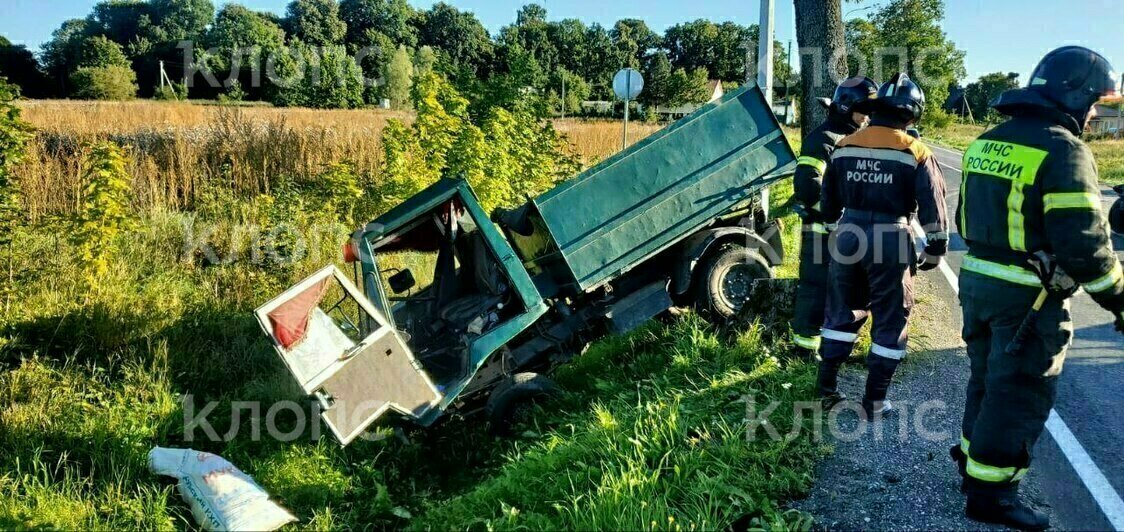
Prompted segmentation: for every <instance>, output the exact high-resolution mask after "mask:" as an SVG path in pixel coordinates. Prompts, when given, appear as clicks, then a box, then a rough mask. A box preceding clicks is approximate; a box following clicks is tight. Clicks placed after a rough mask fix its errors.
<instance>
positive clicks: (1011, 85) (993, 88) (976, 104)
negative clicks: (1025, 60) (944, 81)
mask: <svg viewBox="0 0 1124 532" xmlns="http://www.w3.org/2000/svg"><path fill="white" fill-rule="evenodd" d="M1017 88H1019V74H1018V73H1017V72H1010V73H1006V74H1004V73H1003V72H995V73H992V74H986V75H984V76H980V79H979V81H976V82H973V83H969V84H968V86H967V87H965V88H964V98H965V99H966V100H967V101H968V105H969V106H971V108H972V115H973V116H975V117H976V119H977V120H980V119H985V118H987V117H988V115H989V114H991V113H992V112H993V111H991V109H990V107H989V106H990V105H991V101H992V100H994V99H995V98H996V97H998V96H999V95H1000V94H1003V92H1004V91H1008V90H1011V89H1017Z"/></svg>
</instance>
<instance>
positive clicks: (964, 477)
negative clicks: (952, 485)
mask: <svg viewBox="0 0 1124 532" xmlns="http://www.w3.org/2000/svg"><path fill="white" fill-rule="evenodd" d="M948 455H949V456H951V457H952V461H953V462H956V471H957V472H959V473H960V493H968V455H966V454H964V449H961V448H960V444H956V445H953V446H952V447H951V448H950V449H949V450H948Z"/></svg>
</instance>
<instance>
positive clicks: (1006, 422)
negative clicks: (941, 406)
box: [953, 46, 1124, 530]
mask: <svg viewBox="0 0 1124 532" xmlns="http://www.w3.org/2000/svg"><path fill="white" fill-rule="evenodd" d="M1111 71H1112V67H1111V66H1110V65H1109V63H1108V61H1107V60H1106V59H1105V58H1104V57H1102V56H1101V55H1099V54H1097V53H1095V52H1093V51H1091V50H1088V49H1085V48H1080V47H1073V46H1071V47H1065V48H1060V49H1058V50H1055V51H1053V52H1051V53H1050V54H1049V55H1047V56H1046V57H1045V58H1044V59H1043V60H1042V62H1041V63H1039V65H1038V67H1037V68H1036V69H1035V71H1034V74H1032V75H1031V77H1030V83H1029V85H1028V86H1027V88H1025V89H1015V90H1011V91H1007V92H1005V93H1003V94H1002V95H1001V96H1000V97H999V98H998V99H996V101H995V102H993V103H992V107H994V108H995V109H996V110H997V111H999V112H1000V113H1003V114H1005V115H1007V116H1009V117H1010V119H1009V120H1008V121H1007V122H1004V123H1003V124H1001V125H999V126H997V127H996V128H995V129H992V130H991V131H988V132H987V133H984V134H983V135H982V136H981V137H980V138H979V139H978V140H976V141H975V142H974V143H973V144H972V145H971V146H970V147H969V148H968V151H967V152H965V154H964V180H963V184H962V188H961V191H960V203H959V206H958V208H957V216H958V219H957V220H958V226H959V227H958V228H959V231H960V234H961V235H962V236H963V237H964V240H965V241H966V242H967V244H968V255H967V256H966V257H965V258H964V263H963V266H962V269H961V276H960V303H961V306H962V307H963V310H964V340H965V342H966V343H967V345H968V356H969V359H970V361H971V366H972V375H971V378H970V379H969V381H968V389H967V399H966V401H965V407H964V423H963V427H962V428H963V435H962V438H961V444H960V445H959V446H958V447H954V448H953V458H955V459H957V461H958V462H959V465H960V467H961V472H962V474H964V475H965V478H964V485H963V487H964V489H965V491H966V493H967V494H968V504H967V507H966V513H967V515H968V517H970V518H972V519H975V520H977V521H984V522H990V523H1001V524H1004V525H1008V526H1011V527H1015V528H1019V529H1024V530H1041V529H1045V528H1046V527H1048V526H1049V522H1048V520H1047V518H1046V516H1045V515H1043V514H1041V513H1039V512H1037V511H1035V510H1033V509H1031V508H1029V507H1027V506H1025V505H1024V504H1022V502H1021V501H1020V500H1019V497H1018V484H1019V481H1020V480H1021V479H1022V478H1023V476H1024V475H1025V474H1026V472H1027V468H1028V467H1029V466H1030V458H1031V457H1030V452H1031V449H1032V448H1033V447H1034V444H1035V441H1037V439H1038V437H1039V435H1041V433H1042V429H1043V427H1044V426H1045V423H1046V418H1047V417H1048V416H1049V413H1050V410H1051V408H1053V405H1054V395H1055V392H1056V386H1057V376H1058V374H1059V373H1060V372H1061V369H1062V363H1063V361H1064V359H1065V351H1066V348H1067V346H1068V345H1069V343H1070V340H1071V339H1072V337H1073V325H1072V323H1071V322H1070V315H1069V303H1068V301H1067V300H1068V298H1069V296H1070V295H1072V293H1073V292H1074V291H1075V290H1076V286H1077V284H1080V285H1081V286H1082V287H1084V289H1085V291H1086V292H1087V293H1088V294H1089V295H1091V296H1092V297H1093V300H1094V301H1096V302H1097V303H1098V304H1100V305H1101V306H1102V307H1104V308H1105V309H1107V310H1109V311H1110V312H1112V313H1113V314H1114V315H1115V316H1116V323H1117V328H1121V327H1122V326H1124V275H1122V274H1121V266H1120V263H1119V262H1118V261H1117V259H1116V254H1115V253H1114V252H1113V250H1112V243H1111V241H1110V240H1109V232H1108V227H1107V226H1108V224H1107V223H1106V220H1105V215H1104V213H1102V208H1101V200H1100V196H1101V194H1100V187H1099V185H1098V183H1097V167H1096V163H1095V162H1094V160H1093V155H1092V153H1091V152H1090V151H1089V148H1088V147H1087V146H1086V145H1085V144H1084V143H1083V142H1082V141H1081V140H1080V138H1079V137H1080V136H1081V134H1082V133H1083V131H1084V129H1085V126H1086V124H1087V123H1088V120H1089V119H1090V118H1091V116H1092V113H1093V109H1094V104H1095V103H1096V102H1097V100H1099V99H1101V98H1102V97H1104V96H1106V95H1109V94H1111V93H1113V92H1114V90H1113V87H1114V85H1115V82H1114V80H1113V77H1112V73H1111ZM1039 296H1042V297H1043V298H1044V299H1042V300H1039ZM1036 304H1037V305H1040V310H1039V311H1038V313H1037V321H1036V322H1034V321H1028V322H1027V323H1028V324H1033V329H1028V331H1029V334H1027V335H1026V336H1025V337H1024V338H1023V340H1022V341H1021V345H1018V344H1017V343H1012V342H1011V340H1012V339H1013V338H1014V337H1015V336H1016V331H1018V330H1019V327H1020V325H1022V323H1023V322H1024V319H1025V318H1026V316H1027V315H1028V313H1029V312H1030V310H1031V309H1032V307H1033V306H1035V305H1036Z"/></svg>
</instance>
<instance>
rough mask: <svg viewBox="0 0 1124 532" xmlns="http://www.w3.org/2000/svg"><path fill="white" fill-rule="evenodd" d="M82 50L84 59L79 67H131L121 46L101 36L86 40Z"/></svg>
mask: <svg viewBox="0 0 1124 532" xmlns="http://www.w3.org/2000/svg"><path fill="white" fill-rule="evenodd" d="M82 48H83V50H82V59H81V60H80V62H79V63H78V66H79V67H86V68H99V67H108V66H124V67H127V66H129V58H128V57H125V52H124V50H122V49H121V45H120V44H117V43H115V42H113V41H111V40H109V39H108V38H106V37H103V36H101V35H98V36H96V37H90V38H88V39H86V42H85V44H84V45H83V47H82Z"/></svg>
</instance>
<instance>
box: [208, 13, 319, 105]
mask: <svg viewBox="0 0 1124 532" xmlns="http://www.w3.org/2000/svg"><path fill="white" fill-rule="evenodd" d="M204 42H205V43H206V46H207V47H208V48H211V49H214V51H215V55H210V56H208V55H204V56H203V57H197V58H196V61H197V62H199V63H200V64H201V65H202V66H203V67H204V69H205V70H206V71H207V72H208V73H210V74H212V75H214V76H215V77H214V78H211V79H209V80H208V82H218V83H221V85H222V86H221V87H219V86H216V87H212V89H216V90H217V89H221V88H222V87H230V86H231V85H232V84H233V83H234V82H235V81H239V80H241V81H242V86H243V87H244V88H246V89H247V92H248V93H249V96H250V98H251V99H261V98H262V96H263V95H264V94H263V88H264V87H263V86H262V84H263V82H264V80H265V79H266V78H267V76H268V75H269V74H270V73H269V72H267V69H266V68H265V67H266V66H268V65H267V63H266V62H267V59H269V58H270V57H275V58H278V57H279V52H280V51H281V50H282V48H283V47H284V46H285V30H283V29H281V26H280V25H278V24H277V22H276V21H274V20H271V19H270V18H269V17H268V16H266V15H264V14H262V13H257V12H255V11H251V10H249V9H247V8H245V7H243V6H241V5H238V4H226V5H224V6H223V7H222V9H221V10H220V11H219V14H218V16H217V17H216V18H215V23H214V24H213V25H212V26H211V28H210V30H208V31H207V34H206V36H205V37H204ZM280 55H286V54H280ZM297 55H299V52H298V53H297ZM255 71H256V72H257V73H258V75H257V79H256V80H255V79H254V72H255ZM263 73H264V74H263Z"/></svg>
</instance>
